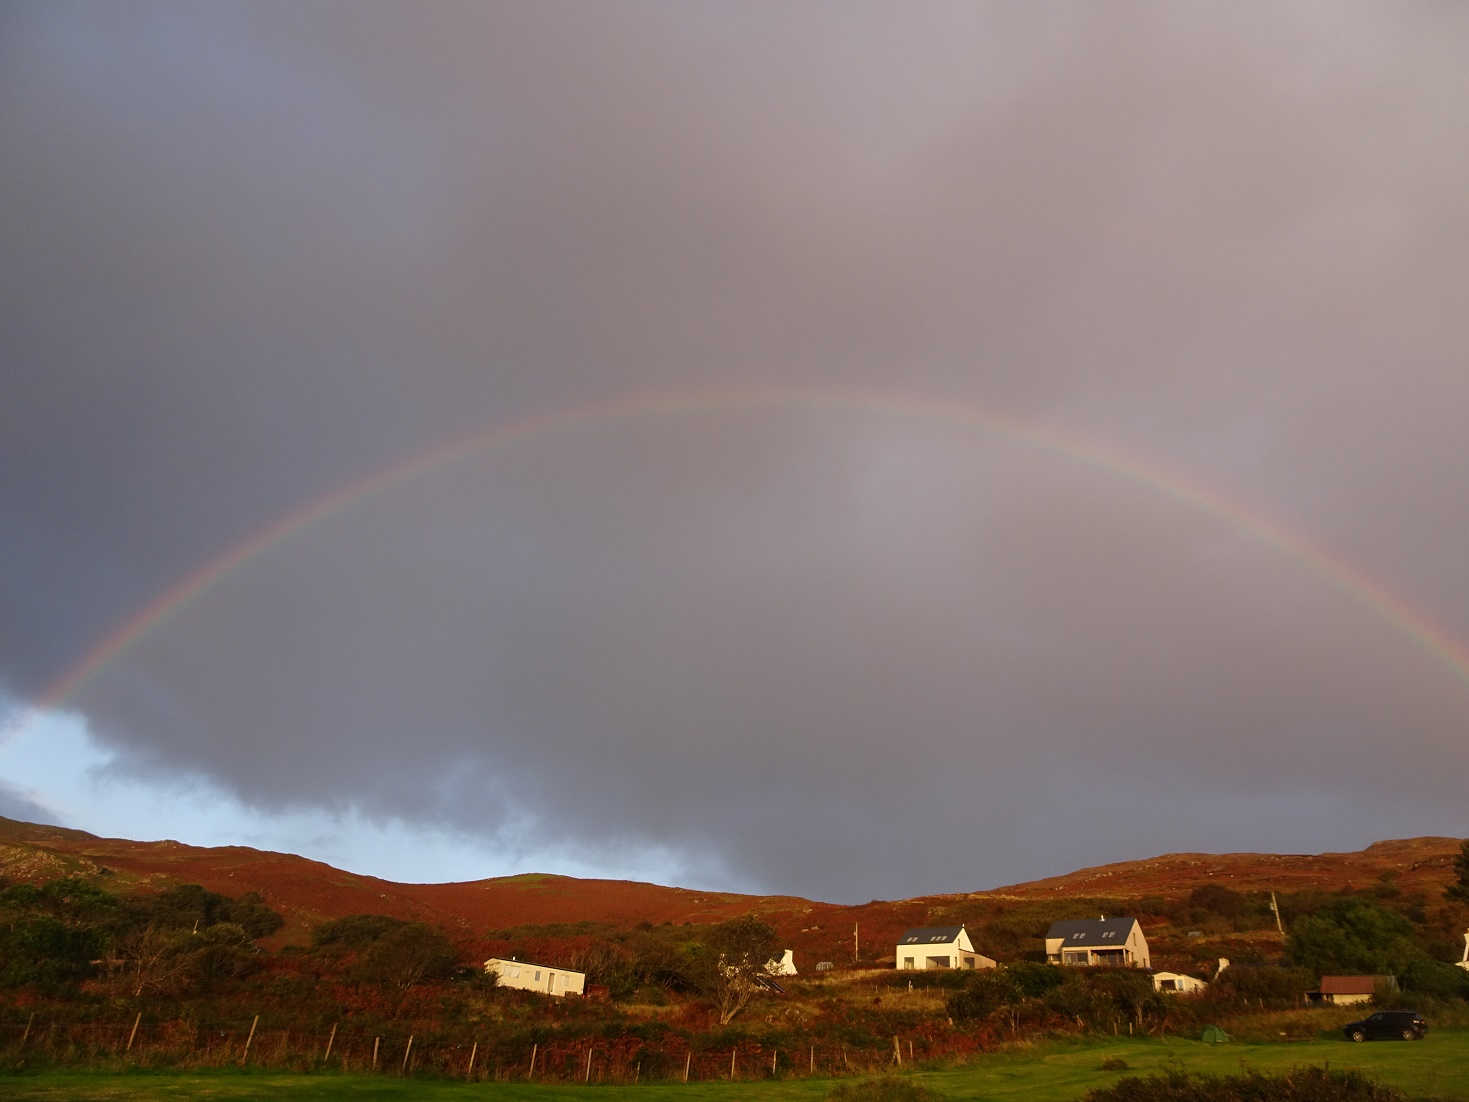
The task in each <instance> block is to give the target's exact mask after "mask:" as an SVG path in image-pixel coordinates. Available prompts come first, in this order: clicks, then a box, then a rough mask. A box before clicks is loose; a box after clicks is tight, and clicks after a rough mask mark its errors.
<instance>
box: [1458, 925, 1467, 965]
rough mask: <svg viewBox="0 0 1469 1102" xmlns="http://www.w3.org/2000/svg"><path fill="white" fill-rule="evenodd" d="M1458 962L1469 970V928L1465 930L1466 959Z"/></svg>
mask: <svg viewBox="0 0 1469 1102" xmlns="http://www.w3.org/2000/svg"><path fill="white" fill-rule="evenodd" d="M1456 963H1457V964H1458V966H1459V967H1460V968H1462V969H1464V971H1466V972H1469V930H1465V931H1464V959H1463V960H1460V961H1457V962H1456Z"/></svg>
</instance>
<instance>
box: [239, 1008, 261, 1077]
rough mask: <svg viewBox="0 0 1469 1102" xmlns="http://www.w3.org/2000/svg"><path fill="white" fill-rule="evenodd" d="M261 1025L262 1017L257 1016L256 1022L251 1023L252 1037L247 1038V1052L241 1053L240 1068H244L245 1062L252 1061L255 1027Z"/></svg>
mask: <svg viewBox="0 0 1469 1102" xmlns="http://www.w3.org/2000/svg"><path fill="white" fill-rule="evenodd" d="M259 1024H260V1015H259V1014H257V1015H255V1020H254V1021H253V1022H251V1023H250V1036H248V1037H246V1038H245V1051H244V1052H242V1053H240V1067H244V1066H245V1062H246V1061H247V1060H249V1059H250V1042H251V1041H253V1040H255V1027H256V1026H258V1025H259Z"/></svg>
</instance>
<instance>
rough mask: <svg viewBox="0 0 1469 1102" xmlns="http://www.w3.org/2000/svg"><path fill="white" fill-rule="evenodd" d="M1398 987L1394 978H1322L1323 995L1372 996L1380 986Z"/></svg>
mask: <svg viewBox="0 0 1469 1102" xmlns="http://www.w3.org/2000/svg"><path fill="white" fill-rule="evenodd" d="M1379 984H1381V985H1383V986H1385V987H1396V986H1397V984H1396V982H1395V981H1394V979H1393V977H1392V976H1322V977H1321V993H1322V994H1323V995H1370V994H1372V993H1373V992H1374V991H1376V990H1377V987H1378V985H1379Z"/></svg>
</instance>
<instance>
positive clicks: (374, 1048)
mask: <svg viewBox="0 0 1469 1102" xmlns="http://www.w3.org/2000/svg"><path fill="white" fill-rule="evenodd" d="M381 1043H382V1038H381V1037H374V1038H373V1039H372V1070H373V1071H377V1046H378V1045H379V1044H381Z"/></svg>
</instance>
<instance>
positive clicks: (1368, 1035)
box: [1342, 1010, 1428, 1041]
mask: <svg viewBox="0 0 1469 1102" xmlns="http://www.w3.org/2000/svg"><path fill="white" fill-rule="evenodd" d="M1342 1032H1343V1033H1344V1034H1346V1038H1347V1040H1349V1041H1382V1040H1391V1039H1394V1038H1402V1039H1403V1040H1404V1041H1421V1040H1423V1035H1424V1034H1425V1033H1427V1032H1428V1023H1427V1022H1425V1021H1424V1020H1423V1017H1422V1016H1421V1015H1420V1014H1419V1013H1418V1012H1417V1011H1416V1010H1379V1011H1378V1012H1377V1013H1376V1014H1372V1015H1369V1016H1368V1017H1366V1018H1363V1019H1362V1020H1361V1021H1360V1022H1351V1023H1350V1024H1348V1025H1345V1026H1343V1027H1342Z"/></svg>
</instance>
